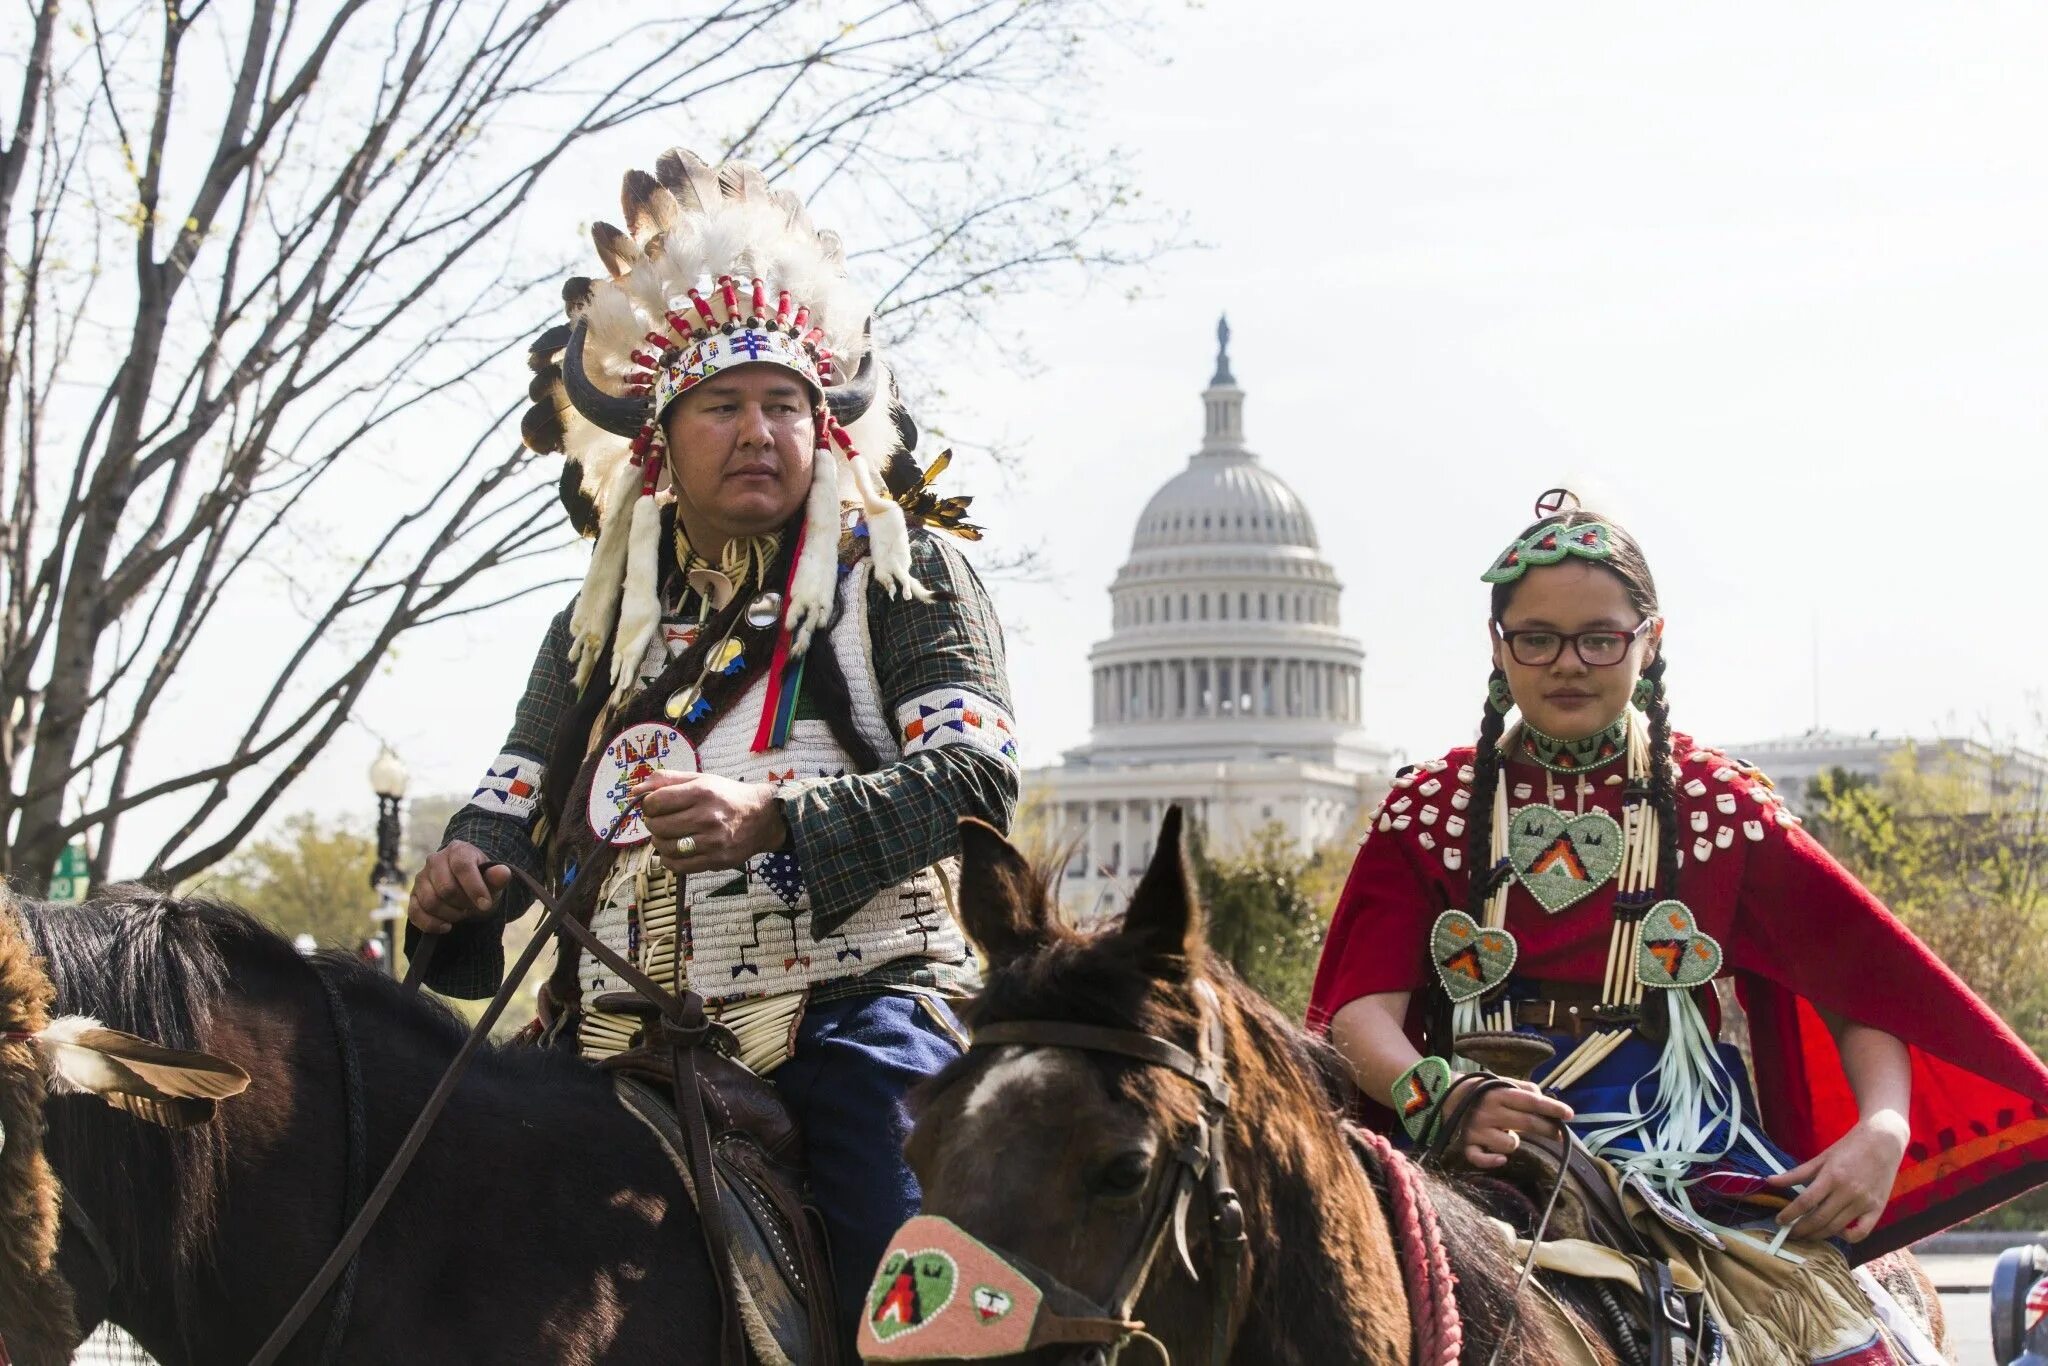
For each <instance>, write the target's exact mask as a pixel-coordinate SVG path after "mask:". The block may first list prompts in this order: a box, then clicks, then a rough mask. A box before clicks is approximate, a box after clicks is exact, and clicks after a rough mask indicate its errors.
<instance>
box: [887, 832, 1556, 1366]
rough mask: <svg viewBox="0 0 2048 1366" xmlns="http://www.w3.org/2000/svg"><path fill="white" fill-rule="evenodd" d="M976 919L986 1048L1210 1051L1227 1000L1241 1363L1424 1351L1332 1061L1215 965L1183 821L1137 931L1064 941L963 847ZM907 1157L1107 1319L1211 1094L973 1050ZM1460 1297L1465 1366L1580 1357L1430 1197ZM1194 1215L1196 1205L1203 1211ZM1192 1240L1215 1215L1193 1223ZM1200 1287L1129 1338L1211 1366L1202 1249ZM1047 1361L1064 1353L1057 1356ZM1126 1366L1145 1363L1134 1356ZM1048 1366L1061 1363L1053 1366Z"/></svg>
mask: <svg viewBox="0 0 2048 1366" xmlns="http://www.w3.org/2000/svg"><path fill="white" fill-rule="evenodd" d="M963 842H964V845H965V861H964V865H963V868H962V874H961V896H960V902H961V913H962V917H963V919H964V921H965V925H966V928H967V930H968V932H969V933H970V934H971V935H972V936H973V937H974V939H975V941H976V942H977V943H978V944H979V945H980V946H981V947H982V949H983V950H984V951H985V952H986V954H987V955H988V964H987V968H988V982H987V987H986V989H985V990H984V992H983V993H982V995H981V997H980V998H979V999H978V1000H977V1001H976V1002H975V1004H974V1006H973V1007H972V1012H971V1020H972V1023H973V1024H974V1025H975V1026H976V1027H985V1026H988V1025H992V1024H996V1023H998V1022H1003V1021H1018V1020H1028V1021H1064V1022H1073V1023H1079V1024H1086V1025H1094V1026H1099V1027H1104V1028H1108V1029H1113V1030H1128V1031H1136V1032H1138V1033H1141V1034H1150V1035H1155V1036H1157V1037H1160V1038H1164V1039H1166V1040H1169V1041H1172V1042H1175V1043H1177V1044H1178V1045H1179V1046H1181V1047H1182V1048H1185V1049H1187V1050H1189V1051H1190V1052H1193V1051H1194V1050H1195V1049H1196V1047H1197V1038H1198V1035H1197V1019H1198V1015H1199V1012H1200V1009H1201V1007H1200V1005H1199V1004H1198V996H1197V990H1196V986H1195V984H1196V982H1197V980H1198V979H1200V980H1206V981H1208V982H1209V983H1211V984H1213V986H1214V988H1215V992H1216V994H1217V996H1218V997H1219V998H1220V1003H1221V1010H1222V1016H1223V1026H1224V1036H1225V1040H1226V1045H1225V1051H1226V1054H1227V1058H1228V1069H1229V1078H1230V1082H1231V1085H1232V1087H1233V1089H1234V1091H1235V1096H1234V1098H1233V1100H1232V1103H1231V1109H1230V1119H1229V1126H1228V1133H1229V1142H1228V1159H1229V1170H1230V1172H1231V1175H1232V1177H1233V1178H1234V1180H1235V1183H1236V1187H1237V1191H1238V1194H1239V1196H1240V1197H1241V1199H1242V1202H1243V1209H1244V1227H1245V1231H1246V1233H1247V1235H1248V1236H1249V1247H1248V1257H1247V1262H1246V1270H1245V1272H1244V1274H1243V1276H1242V1278H1241V1283H1242V1292H1241V1294H1240V1295H1239V1297H1238V1298H1239V1301H1240V1302H1239V1304H1238V1305H1237V1306H1236V1307H1235V1309H1234V1314H1233V1317H1234V1319H1235V1321H1236V1329H1235V1335H1234V1341H1233V1346H1232V1348H1231V1350H1230V1352H1229V1360H1230V1361H1233V1362H1245V1363H1249V1362H1260V1363H1264V1362H1290V1363H1293V1362H1298V1363H1304V1366H1307V1364H1308V1363H1315V1364H1316V1366H1324V1364H1326V1363H1339V1362H1404V1361H1407V1360H1409V1359H1410V1349H1411V1339H1410V1327H1409V1315H1408V1308H1407V1299H1406V1296H1405V1294H1404V1292H1403V1288H1402V1286H1403V1283H1402V1274H1401V1269H1400V1266H1399V1263H1398V1262H1397V1260H1396V1254H1395V1245H1394V1239H1393V1238H1392V1237H1391V1236H1390V1232H1389V1221H1388V1215H1387V1213H1386V1210H1385V1207H1384V1206H1383V1203H1382V1200H1381V1197H1380V1193H1379V1192H1378V1191H1377V1190H1376V1189H1375V1181H1374V1178H1373V1176H1371V1175H1369V1173H1368V1169H1367V1168H1366V1167H1364V1166H1363V1165H1361V1163H1360V1162H1359V1160H1358V1159H1357V1158H1356V1157H1355V1156H1354V1155H1353V1151H1352V1149H1351V1147H1350V1146H1349V1144H1348V1143H1347V1141H1346V1140H1345V1138H1344V1137H1343V1135H1342V1132H1341V1129H1340V1126H1339V1119H1340V1111H1339V1109H1338V1106H1337V1103H1336V1101H1335V1098H1334V1094H1333V1091H1332V1090H1331V1088H1330V1086H1329V1085H1328V1083H1327V1080H1326V1079H1327V1078H1328V1077H1329V1075H1330V1071H1329V1064H1330V1060H1329V1059H1328V1058H1326V1057H1324V1056H1323V1055H1322V1050H1321V1046H1320V1045H1319V1044H1316V1043H1315V1042H1313V1041H1311V1040H1310V1039H1309V1038H1308V1037H1307V1036H1305V1035H1304V1034H1303V1033H1302V1032H1301V1031H1300V1030H1299V1029H1298V1028H1296V1027H1295V1026H1294V1025H1293V1024H1292V1023H1291V1022H1290V1021H1288V1020H1286V1019H1285V1018H1283V1017H1282V1016H1281V1015H1280V1014H1279V1013H1278V1012H1277V1011H1275V1010H1274V1009H1273V1008H1272V1007H1271V1006H1269V1005H1267V1004H1266V1003H1265V1002H1264V1001H1263V1000H1261V999H1260V998H1259V997H1258V996H1257V995H1255V994H1254V993H1253V992H1251V991H1250V990H1249V989H1247V988H1246V987H1245V986H1244V985H1243V983H1241V982H1240V981H1238V980H1237V978H1236V977H1235V976H1234V975H1233V974H1232V973H1231V972H1230V970H1229V969H1228V968H1227V967H1225V966H1224V965H1222V964H1221V963H1219V962H1218V961H1217V960H1215V959H1214V958H1213V957H1212V956H1211V955H1210V954H1209V953H1208V951H1207V948H1206V945H1205V941H1204V938H1203V929H1202V918H1201V912H1200V908H1199V906H1198V905H1197V903H1196V900H1195V896H1194V893H1193V890H1192V887H1191V883H1190V878H1189V874H1188V871H1187V868H1186V865H1185V862H1184V860H1183V858H1182V855H1181V850H1180V829H1179V818H1178V814H1177V813H1173V814H1170V815H1169V817H1168V819H1167V822H1166V824H1165V825H1164V826H1163V827H1162V829H1161V831H1160V835H1159V843H1158V852H1157V853H1156V854H1155V855H1154V857H1153V861H1152V866H1151V867H1150V869H1148V870H1147V872H1146V873H1145V876H1144V878H1143V880H1142V881H1141V882H1140V883H1139V885H1138V888H1137V891H1136V893H1135V894H1134V895H1133V897H1132V900H1131V906H1130V910H1129V912H1128V914H1127V915H1126V917H1125V919H1124V922H1123V924H1122V926H1121V927H1120V928H1119V929H1117V930H1114V931H1110V932H1105V933H1100V934H1092V935H1091V934H1084V933H1081V932H1077V931H1074V930H1070V929H1067V928H1065V927H1064V926H1063V925H1062V924H1061V922H1060V921H1059V919H1058V917H1057V915H1056V913H1055V912H1054V910H1053V909H1052V902H1051V897H1050V896H1049V894H1048V888H1047V886H1046V884H1045V882H1044V881H1043V879H1042V878H1041V877H1040V876H1039V875H1038V874H1037V873H1036V872H1035V871H1034V870H1033V869H1032V868H1031V867H1030V866H1029V865H1028V863H1027V862H1026V860H1025V859H1024V858H1023V856H1022V855H1020V854H1019V853H1018V852H1017V851H1016V850H1015V849H1014V848H1013V847H1011V845H1010V844H1009V843H1008V842H1006V841H1005V840H1004V839H1003V838H1002V837H1001V836H1000V835H998V834H997V833H996V832H995V831H993V830H991V829H989V828H987V827H985V826H984V827H970V828H967V829H966V830H965V833H964V835H963ZM921 1101H922V1104H921V1109H920V1113H919V1118H918V1124H917V1128H916V1131H915V1133H914V1134H913V1135H912V1137H911V1140H910V1145H909V1154H910V1158H911V1162H912V1165H913V1166H914V1167H915V1168H916V1170H917V1173H918V1176H919V1178H920V1180H921V1181H922V1182H923V1183H924V1191H925V1209H926V1212H927V1213H931V1214H937V1215H941V1216H944V1217H946V1218H948V1219H951V1220H952V1221H953V1222H954V1223H956V1224H958V1225H960V1226H961V1227H962V1228H964V1229H965V1230H966V1231H967V1232H969V1233H970V1234H973V1235H974V1236H975V1237H977V1238H979V1239H981V1240H982V1241H983V1242H985V1243H988V1244H990V1245H992V1246H995V1247H998V1248H1000V1249H1002V1250H1004V1251H1005V1252H1007V1253H1011V1254H1015V1255H1017V1256H1021V1257H1022V1258H1023V1259H1025V1260H1027V1261H1029V1262H1031V1263H1035V1264H1036V1265H1037V1266H1039V1267H1041V1268H1044V1269H1045V1270H1047V1271H1050V1272H1051V1273H1052V1274H1053V1275H1055V1276H1057V1277H1058V1278H1059V1279H1060V1280H1061V1281H1063V1282H1064V1283H1065V1284H1066V1285H1067V1286H1070V1287H1072V1288H1073V1289H1074V1290H1077V1291H1079V1292H1080V1293H1081V1294H1082V1295H1084V1296H1087V1297H1089V1298H1091V1299H1094V1300H1097V1301H1107V1299H1108V1298H1109V1296H1110V1293H1111V1288H1112V1286H1113V1285H1114V1284H1115V1283H1116V1280H1117V1278H1118V1275H1119V1273H1120V1272H1121V1271H1122V1270H1123V1269H1124V1268H1125V1267H1126V1266H1128V1265H1129V1264H1130V1263H1131V1260H1132V1258H1133V1257H1135V1256H1138V1255H1140V1254H1139V1242H1140V1240H1141V1239H1142V1238H1143V1236H1144V1233H1145V1231H1144V1230H1143V1229H1141V1228H1140V1227H1138V1225H1139V1224H1140V1223H1141V1222H1142V1219H1141V1217H1140V1216H1139V1213H1138V1212H1139V1211H1140V1210H1142V1209H1144V1208H1146V1207H1147V1202H1148V1198H1149V1195H1150V1192H1151V1191H1152V1189H1153V1187H1154V1185H1155V1184H1156V1183H1158V1182H1160V1181H1162V1180H1167V1179H1169V1172H1170V1168H1171V1166H1172V1163H1171V1161H1170V1157H1169V1155H1170V1154H1171V1153H1172V1151H1173V1150H1174V1148H1175V1146H1176V1145H1177V1144H1178V1143H1179V1141H1180V1137H1181V1136H1182V1135H1184V1134H1186V1133H1187V1132H1189V1130H1190V1128H1191V1126H1192V1125H1193V1124H1194V1122H1195V1120H1196V1118H1197V1115H1198V1114H1199V1113H1200V1107H1199V1104H1198V1094H1197V1091H1196V1088H1195V1087H1193V1086H1191V1085H1189V1084H1188V1083H1187V1082H1186V1081H1185V1080H1183V1079H1182V1078H1181V1077H1178V1076H1175V1075H1173V1074H1172V1073H1171V1072H1169V1071H1167V1070H1164V1069H1162V1068H1159V1067H1152V1066H1146V1065H1143V1064H1141V1063H1136V1062H1132V1061H1130V1060H1128V1059H1125V1058H1120V1057H1115V1056H1110V1055H1106V1054H1102V1053H1097V1052H1087V1051H1082V1050H1080V1049H1074V1048H1059V1047H1053V1048H1025V1047H1018V1046H1006V1047H996V1048H983V1049H977V1050H975V1051H974V1052H972V1053H970V1054H969V1055H968V1056H967V1057H965V1058H963V1059H962V1060H961V1061H960V1062H959V1063H958V1064H956V1065H955V1066H954V1067H953V1068H952V1069H950V1070H949V1071H948V1072H947V1073H945V1074H943V1075H941V1076H940V1077H938V1078H936V1079H934V1081H933V1082H931V1083H930V1084H929V1085H928V1087H927V1089H926V1090H925V1092H924V1093H923V1095H922V1097H921ZM1428 1189H1429V1191H1430V1194H1431V1196H1432V1197H1433V1200H1434V1203H1435V1205H1436V1207H1437V1209H1438V1211H1439V1212H1440V1214H1441V1217H1442V1220H1443V1223H1444V1226H1445V1234H1446V1241H1447V1244H1448V1247H1449V1250H1450V1253H1451V1260H1452V1266H1453V1270H1454V1271H1455V1272H1456V1274H1457V1282H1458V1284H1457V1292H1456V1300H1457V1307H1458V1310H1459V1313H1460V1317H1461V1318H1462V1320H1463V1325H1464V1333H1465V1348H1464V1360H1466V1361H1469V1362H1474V1363H1484V1362H1487V1361H1488V1360H1489V1359H1490V1358H1491V1356H1492V1353H1493V1349H1494V1346H1495V1345H1496V1344H1497V1343H1499V1342H1501V1341H1502V1338H1503V1335H1505V1336H1506V1339H1507V1340H1506V1347H1505V1350H1504V1351H1502V1353H1501V1355H1500V1360H1501V1361H1503V1362H1547V1361H1556V1360H1562V1359H1564V1357H1565V1352H1564V1344H1563V1343H1562V1341H1561V1340H1560V1339H1559V1337H1558V1336H1556V1331H1557V1330H1556V1329H1555V1327H1554V1320H1552V1319H1550V1318H1547V1317H1546V1316H1545V1314H1544V1313H1543V1312H1542V1311H1541V1309H1540V1308H1539V1307H1538V1305H1537V1304H1536V1302H1535V1299H1534V1292H1530V1291H1524V1292H1522V1295H1521V1297H1520V1298H1519V1299H1518V1296H1517V1292H1516V1271H1517V1268H1516V1266H1515V1265H1514V1264H1513V1263H1512V1262H1511V1261H1510V1259H1509V1257H1508V1255H1507V1253H1506V1251H1505V1248H1504V1244H1503V1242H1502V1240H1501V1238H1500V1237H1499V1235H1498V1234H1497V1233H1496V1232H1495V1231H1494V1230H1493V1228H1492V1227H1490V1226H1489V1225H1488V1224H1487V1223H1486V1222H1485V1218H1484V1216H1483V1215H1482V1213H1481V1212H1480V1211H1479V1209H1478V1208H1477V1207H1476V1206H1474V1205H1473V1204H1471V1203H1470V1202H1469V1201H1467V1200H1466V1199H1464V1198H1462V1197H1461V1196H1459V1195H1457V1194H1456V1193H1455V1192H1453V1191H1452V1190H1451V1189H1450V1188H1449V1187H1448V1186H1446V1185H1444V1184H1442V1183H1439V1182H1434V1181H1432V1182H1431V1183H1430V1185H1429V1187H1428ZM1196 1199H1197V1201H1198V1202H1199V1201H1201V1200H1202V1199H1203V1197H1201V1196H1197V1197H1196ZM1197 1214H1198V1216H1199V1214H1200V1211H1199V1210H1198V1211H1197ZM1188 1222H1189V1228H1190V1233H1191V1241H1193V1242H1195V1243H1196V1244H1197V1245H1196V1246H1195V1247H1194V1249H1193V1253H1194V1263H1195V1269H1196V1270H1197V1271H1198V1272H1200V1273H1202V1276H1203V1280H1202V1282H1201V1283H1197V1282H1196V1281H1193V1280H1191V1279H1190V1278H1189V1277H1188V1275H1187V1273H1186V1272H1185V1271H1184V1270H1182V1269H1181V1266H1180V1262H1179V1259H1178V1258H1177V1257H1176V1256H1173V1255H1165V1256H1162V1257H1160V1258H1159V1259H1158V1260H1157V1261H1156V1262H1155V1263H1154V1264H1153V1265H1154V1270H1153V1272H1152V1275H1151V1277H1150V1279H1149V1280H1148V1281H1147V1283H1146V1287H1145V1290H1144V1292H1143V1294H1142V1296H1141V1298H1140V1299H1139V1300H1138V1302H1137V1305H1136V1310H1135V1315H1136V1317H1137V1318H1138V1319H1141V1320H1143V1321H1144V1323H1145V1324H1146V1325H1148V1328H1149V1330H1150V1331H1151V1332H1152V1333H1153V1334H1154V1335H1156V1336H1157V1337H1158V1338H1159V1339H1160V1340H1161V1342H1162V1343H1163V1345H1164V1346H1165V1348H1166V1349H1167V1350H1168V1351H1170V1352H1171V1353H1172V1359H1173V1361H1174V1362H1175V1363H1176V1364H1177V1366H1191V1364H1192V1363H1209V1362H1210V1360H1211V1356H1210V1344H1209V1331H1210V1307H1211V1306H1210V1304H1209V1302H1208V1299H1207V1295H1208V1286H1209V1285H1210V1284H1213V1277H1212V1276H1211V1275H1210V1273H1209V1268H1210V1267H1211V1265H1212V1263H1213V1257H1212V1255H1211V1250H1210V1249H1208V1248H1206V1247H1205V1246H1201V1245H1200V1242H1201V1240H1200V1239H1198V1238H1195V1237H1194V1236H1193V1235H1194V1234H1195V1231H1196V1230H1199V1229H1201V1228H1204V1227H1206V1223H1207V1221H1206V1219H1204V1218H1202V1217H1196V1218H1192V1219H1190V1220H1189V1221H1188ZM1042 1350H1044V1351H1048V1352H1049V1351H1051V1350H1052V1349H1042ZM1129 1352H1130V1354H1131V1356H1132V1357H1133V1358H1135V1359H1136V1360H1139V1361H1145V1360H1148V1358H1147V1355H1146V1353H1145V1350H1144V1349H1143V1348H1142V1347H1132V1348H1130V1349H1129ZM1047 1359H1051V1358H1050V1357H1048V1358H1047Z"/></svg>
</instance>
